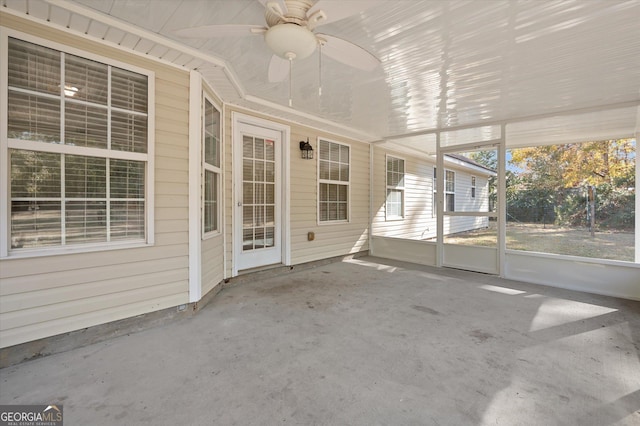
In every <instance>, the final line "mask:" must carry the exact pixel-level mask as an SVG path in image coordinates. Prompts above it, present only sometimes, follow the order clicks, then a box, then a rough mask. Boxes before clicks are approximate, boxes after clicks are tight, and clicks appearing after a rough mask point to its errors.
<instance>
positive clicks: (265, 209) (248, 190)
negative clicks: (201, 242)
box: [234, 123, 282, 270]
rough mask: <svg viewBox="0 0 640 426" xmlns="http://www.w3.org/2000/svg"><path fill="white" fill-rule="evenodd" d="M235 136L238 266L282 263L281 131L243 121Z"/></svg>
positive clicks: (239, 268) (235, 217) (235, 221)
mask: <svg viewBox="0 0 640 426" xmlns="http://www.w3.org/2000/svg"><path fill="white" fill-rule="evenodd" d="M236 135H237V137H236V140H235V141H234V168H235V170H236V173H235V191H236V193H235V212H234V224H235V225H234V226H235V241H234V242H235V250H234V252H235V254H236V256H235V258H236V259H235V262H236V269H237V270H243V269H250V268H255V267H259V266H264V265H271V264H276V263H281V262H282V246H281V244H282V238H281V229H282V224H281V210H280V208H281V205H282V203H281V192H282V191H281V164H280V163H281V150H282V146H281V142H282V137H281V133H280V132H278V131H274V130H271V129H266V128H264V127H259V126H254V125H250V124H246V123H240V124H239V129H238V132H237V133H236Z"/></svg>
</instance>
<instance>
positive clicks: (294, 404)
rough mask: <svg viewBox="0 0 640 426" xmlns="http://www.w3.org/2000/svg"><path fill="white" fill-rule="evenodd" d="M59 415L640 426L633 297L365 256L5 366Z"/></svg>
mask: <svg viewBox="0 0 640 426" xmlns="http://www.w3.org/2000/svg"><path fill="white" fill-rule="evenodd" d="M0 404H62V405H63V407H64V417H65V419H64V420H65V424H67V425H80V424H85V425H94V426H99V425H115V424H122V425H125V424H126V425H135V424H155V425H175V424H185V425H200V424H202V425H205V424H206V425H208V424H220V425H252V424H256V425H257V424H260V425H262V424H269V425H271V424H310V425H342V424H349V425H376V424H381V425H382V424H385V425H388V424H403V425H409V424H415V425H485V424H486V425H488V424H505V425H518V424H523V425H526V424H545V425H563V424H566V425H572V424H580V425H603V424H619V425H638V424H640V302H633V301H628V300H620V299H615V298H610V297H604V296H597V295H591V294H585V293H579V292H572V291H565V290H560V289H554V288H549V287H543V286H536V285H531V284H524V283H519V282H514V281H509V280H503V279H500V278H496V277H493V276H489V275H483V274H476V273H471V272H465V271H457V270H450V269H436V268H430V267H423V266H417V265H412V264H406V263H402V262H395V261H389V260H383V259H378V258H373V257H365V258H360V259H354V260H349V261H344V262H337V263H332V264H328V265H322V266H318V267H316V268H313V269H307V270H302V271H298V272H296V271H293V272H291V273H287V274H284V275H282V276H278V277H272V278H268V279H263V280H261V281H252V280H243V281H242V282H241V283H239V284H237V285H234V286H231V287H229V288H225V289H224V290H222V291H221V292H220V293H219V294H218V295H217V297H216V298H215V299H214V300H213V301H212V302H211V303H209V304H208V305H207V306H206V307H205V308H203V309H202V311H201V312H200V313H198V314H197V315H195V316H193V317H190V318H186V319H182V320H180V321H176V322H174V323H171V324H166V325H163V326H161V327H157V328H153V329H149V330H145V331H141V332H139V333H135V334H131V335H128V336H122V337H118V338H114V339H112V340H109V341H105V342H101V343H97V344H94V345H90V346H86V347H83V348H79V349H74V350H71V351H68V352H64V353H60V354H55V355H51V356H48V357H45V358H41V359H36V360H33V361H29V362H25V363H22V364H20V365H16V366H12V367H8V368H5V369H2V370H0Z"/></svg>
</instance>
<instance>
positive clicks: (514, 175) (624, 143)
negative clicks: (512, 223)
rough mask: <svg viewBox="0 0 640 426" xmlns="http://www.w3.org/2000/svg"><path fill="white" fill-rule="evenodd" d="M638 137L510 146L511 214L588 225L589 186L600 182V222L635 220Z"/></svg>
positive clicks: (616, 225) (611, 225)
mask: <svg viewBox="0 0 640 426" xmlns="http://www.w3.org/2000/svg"><path fill="white" fill-rule="evenodd" d="M635 155H636V141H635V140H634V139H618V140H608V141H597V142H585V143H582V144H576V143H572V144H565V145H545V146H540V147H530V148H520V149H514V150H511V160H510V162H509V164H510V165H511V166H512V167H513V168H514V170H517V171H511V172H508V173H507V213H508V217H509V220H516V221H521V222H541V223H549V222H550V221H553V222H554V223H555V224H557V225H567V226H588V223H587V199H586V189H587V187H588V186H589V185H592V186H595V188H596V206H595V207H596V213H595V218H596V226H597V227H599V228H608V229H618V230H622V229H632V228H633V227H634V224H635V192H634V188H635Z"/></svg>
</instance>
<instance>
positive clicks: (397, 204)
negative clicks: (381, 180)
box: [385, 156, 404, 220]
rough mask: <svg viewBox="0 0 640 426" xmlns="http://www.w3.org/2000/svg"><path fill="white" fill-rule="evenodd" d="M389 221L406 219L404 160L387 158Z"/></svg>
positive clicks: (387, 209)
mask: <svg viewBox="0 0 640 426" xmlns="http://www.w3.org/2000/svg"><path fill="white" fill-rule="evenodd" d="M385 214H386V218H387V220H389V219H391V220H393V219H396V220H397V219H402V218H404V160H403V159H401V158H396V157H392V156H387V198H386V207H385Z"/></svg>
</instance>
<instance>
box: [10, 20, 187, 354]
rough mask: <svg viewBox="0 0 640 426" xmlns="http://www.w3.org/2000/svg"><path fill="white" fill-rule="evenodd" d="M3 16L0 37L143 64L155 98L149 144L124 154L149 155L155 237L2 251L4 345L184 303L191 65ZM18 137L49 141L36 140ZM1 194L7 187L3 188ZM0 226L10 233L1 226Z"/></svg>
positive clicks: (122, 64)
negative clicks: (56, 250)
mask: <svg viewBox="0 0 640 426" xmlns="http://www.w3.org/2000/svg"><path fill="white" fill-rule="evenodd" d="M2 25H3V36H4V37H5V38H4V42H5V43H6V40H7V39H6V36H7V35H9V36H12V37H16V38H20V39H24V40H26V41H29V42H33V43H36V44H43V43H46V46H49V47H51V48H53V49H58V50H62V51H67V52H69V53H71V54H73V55H75V56H78V57H85V58H88V59H90V60H92V61H95V62H100V63H110V64H112V65H114V66H116V67H118V68H120V69H132V70H134V71H136V72H143V70H148V72H149V74H148V75H149V79H148V84H149V86H148V90H149V93H150V95H151V96H152V98H153V99H154V101H153V102H152V103H150V104H149V106H148V109H149V111H148V123H149V125H148V126H149V129H150V132H149V135H150V139H149V145H148V146H149V152H148V153H147V154H144V153H140V152H127V153H126V154H127V155H128V156H140V155H144V156H146V157H148V161H147V164H148V167H147V169H151V170H147V176H151V177H152V178H153V179H152V181H149V180H147V183H148V185H147V187H146V188H145V189H146V202H147V203H148V204H149V210H150V212H149V214H151V213H153V216H147V218H148V217H152V219H153V220H152V221H150V222H148V223H147V227H148V228H149V227H150V226H153V227H154V228H153V229H154V232H153V234H151V235H152V236H153V237H154V241H153V245H139V246H136V247H130V248H120V249H118V250H109V249H108V248H109V247H108V246H107V245H105V244H104V243H100V244H99V246H98V247H97V248H96V249H95V250H96V251H88V250H84V249H83V251H81V252H74V251H71V250H69V251H65V252H64V253H60V254H58V255H56V256H36V257H33V256H31V257H28V256H26V255H23V256H10V257H7V258H4V259H2V260H0V263H1V265H0V298H1V300H2V303H1V304H0V344H1V346H2V347H8V346H12V345H16V344H20V343H24V342H28V341H31V340H36V339H40V338H43V337H48V336H53V335H56V334H60V333H67V332H71V331H73V330H79V329H83V328H86V327H91V326H94V325H99V324H104V323H107V322H110V321H116V320H120V319H124V318H130V317H135V316H137V315H143V314H145V313H149V312H153V311H158V310H162V309H167V308H172V307H175V306H177V305H180V304H183V303H187V302H188V300H189V293H188V289H189V286H188V259H189V257H188V208H187V206H188V193H189V182H188V153H189V151H188V146H189V145H188V136H187V135H188V123H189V120H188V105H189V74H188V73H187V72H185V71H183V70H181V69H177V68H175V67H170V66H167V65H164V64H160V63H158V62H154V61H151V60H148V59H146V58H142V57H140V56H137V55H132V54H127V53H125V52H123V51H122V50H120V49H116V48H113V47H109V46H106V45H104V44H101V43H98V42H94V41H90V40H88V39H83V38H79V37H71V36H69V35H68V34H66V33H64V32H62V31H57V30H55V29H52V28H50V27H47V26H44V25H39V24H37V23H35V22H32V21H29V20H26V19H22V18H19V17H16V16H12V15H8V14H2ZM18 31H19V32H18ZM0 59H1V60H0V66H5V65H4V64H6V61H5V59H6V58H0ZM76 87H77V86H76ZM0 121H1V120H0ZM2 142H3V143H6V140H5V141H2ZM22 142H25V143H27V142H28V143H32V144H42V145H47V146H48V144H46V143H42V142H38V141H22ZM51 145H54V144H51ZM5 146H6V145H5ZM75 148H77V149H80V148H82V149H83V150H89V149H94V148H92V147H84V146H81V147H75ZM65 149H66V148H65ZM54 154H58V155H59V154H60V153H54ZM65 154H67V153H65ZM70 155H76V154H74V153H72V154H70ZM120 155H122V154H120ZM78 156H84V154H82V155H78ZM86 157H89V158H93V159H100V156H95V155H86ZM125 160H128V159H126V158H125ZM102 161H104V160H102ZM136 161H138V160H136ZM8 164H9V163H8V159H7V164H2V165H1V167H0V169H2V170H8ZM5 167H7V168H5ZM71 176H75V175H73V174H72V175H70V177H71ZM65 179H66V176H65ZM74 179H75V178H74ZM151 185H153V191H151V188H152V187H151ZM108 192H109V191H107V192H105V194H106V193H108ZM151 192H153V193H151ZM2 196H7V197H8V196H9V195H8V194H7V193H6V192H3V194H2ZM6 213H7V212H6V211H4V212H2V214H3V215H5V214H6ZM0 234H2V237H3V238H6V237H7V236H6V234H5V233H4V232H2V233H0ZM83 247H84V246H83ZM114 248H115V247H114Z"/></svg>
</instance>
